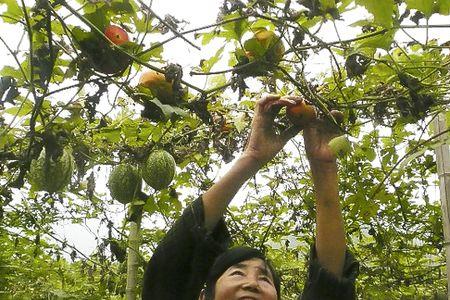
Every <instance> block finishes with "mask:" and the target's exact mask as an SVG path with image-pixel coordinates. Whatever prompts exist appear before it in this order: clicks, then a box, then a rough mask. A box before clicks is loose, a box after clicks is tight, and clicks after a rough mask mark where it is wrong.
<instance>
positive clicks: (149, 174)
mask: <svg viewBox="0 0 450 300" xmlns="http://www.w3.org/2000/svg"><path fill="white" fill-rule="evenodd" d="M175 166H176V164H175V159H174V158H173V157H172V155H171V154H170V153H169V152H167V151H164V150H158V151H155V152H152V153H151V154H150V155H149V157H148V159H147V161H146V162H145V164H144V165H143V166H142V177H143V178H144V180H145V182H146V183H147V184H148V185H149V186H151V187H152V188H154V189H155V190H162V189H165V188H167V187H168V186H169V184H170V182H171V181H172V179H173V177H174V176H175Z"/></svg>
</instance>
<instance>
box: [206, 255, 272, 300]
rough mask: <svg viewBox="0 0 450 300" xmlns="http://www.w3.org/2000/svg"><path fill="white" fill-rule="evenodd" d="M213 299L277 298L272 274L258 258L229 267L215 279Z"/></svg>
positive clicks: (265, 299)
mask: <svg viewBox="0 0 450 300" xmlns="http://www.w3.org/2000/svg"><path fill="white" fill-rule="evenodd" d="M214 300H277V290H276V289H275V285H274V282H273V276H272V274H271V272H270V270H269V268H268V267H267V266H266V264H265V262H264V261H263V260H262V259H259V258H252V259H249V260H245V261H242V262H240V263H237V264H235V265H233V266H231V267H229V268H228V269H227V270H226V271H225V272H224V273H223V274H222V276H220V277H219V279H217V282H216V285H215V297H214Z"/></svg>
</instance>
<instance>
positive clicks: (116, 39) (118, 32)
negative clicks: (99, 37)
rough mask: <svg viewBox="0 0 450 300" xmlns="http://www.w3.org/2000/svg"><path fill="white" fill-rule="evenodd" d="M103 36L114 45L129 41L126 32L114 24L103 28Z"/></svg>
mask: <svg viewBox="0 0 450 300" xmlns="http://www.w3.org/2000/svg"><path fill="white" fill-rule="evenodd" d="M104 34H105V36H106V37H107V38H108V39H109V40H110V41H111V42H113V43H114V44H115V45H117V46H120V45H122V44H124V43H126V42H128V41H129V39H128V33H127V32H126V31H125V30H123V29H122V28H120V27H119V26H116V25H109V26H108V27H106V28H105V32H104Z"/></svg>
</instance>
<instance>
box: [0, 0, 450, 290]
mask: <svg viewBox="0 0 450 300" xmlns="http://www.w3.org/2000/svg"><path fill="white" fill-rule="evenodd" d="M150 4H151V3H150ZM0 8H1V9H2V13H1V15H0V17H1V18H2V22H4V24H5V23H7V24H9V26H13V28H15V29H14V33H16V32H17V33H20V35H21V36H20V40H19V43H18V44H11V43H8V42H6V40H5V35H8V34H10V32H4V31H3V30H1V31H0V44H1V47H3V48H5V49H6V50H7V51H8V52H9V55H10V57H13V58H14V61H15V63H14V64H11V65H5V66H3V67H2V69H1V71H0V75H1V76H2V78H1V81H0V83H1V84H0V96H1V97H0V108H1V111H0V182H1V188H0V204H1V205H0V220H1V223H0V243H1V249H2V250H3V251H1V252H0V275H1V276H0V295H1V296H2V297H3V298H7V299H8V298H17V299H22V298H23V299H27V298H29V299H41V298H46V299H72V298H73V299H80V298H81V299H122V298H123V295H124V293H125V282H126V262H124V259H125V257H124V255H125V254H124V251H125V249H126V239H127V234H128V224H129V221H130V220H132V218H133V216H132V215H129V214H128V215H127V209H126V208H125V207H123V206H122V205H119V204H118V203H117V202H116V201H114V200H112V199H111V198H110V196H109V194H108V191H107V189H106V186H105V181H106V180H105V178H104V177H106V176H107V174H108V172H109V170H110V169H111V166H114V165H116V164H118V163H119V162H125V163H129V164H133V165H138V164H139V163H140V162H142V161H143V160H144V159H145V157H146V156H147V155H148V153H149V152H150V151H152V150H154V149H157V148H163V149H166V150H168V151H169V152H171V153H172V154H173V156H174V157H175V159H176V162H177V166H178V173H177V176H176V178H175V180H174V181H173V183H172V185H171V186H170V188H169V189H166V190H162V191H160V192H157V193H154V191H152V190H151V189H150V188H148V187H144V192H145V193H147V194H148V195H150V196H148V197H147V198H146V199H145V201H142V200H139V201H135V202H134V203H133V206H143V209H144V226H143V227H144V229H143V232H142V234H143V243H142V249H141V250H142V267H141V268H140V272H141V275H142V272H143V268H144V265H145V262H146V261H147V260H148V259H149V257H150V255H151V252H152V250H153V249H154V248H155V247H156V245H157V243H158V241H159V240H160V239H161V238H162V237H163V235H164V232H165V230H167V229H168V228H169V226H170V225H171V224H172V223H173V222H174V220H175V219H176V218H177V217H178V216H179V215H180V213H181V211H182V208H183V207H185V206H186V205H187V204H188V203H189V202H190V201H192V200H193V199H195V198H196V197H198V196H199V195H200V194H201V193H202V192H203V191H205V190H206V189H207V188H208V187H209V186H210V185H211V184H212V182H213V181H214V180H215V179H216V178H217V176H219V175H220V174H221V173H219V172H218V170H219V169H221V168H220V167H221V166H224V164H226V163H229V162H231V161H232V160H233V158H234V157H236V156H238V155H239V152H240V151H241V150H242V147H243V145H244V143H245V139H246V137H247V136H248V128H249V122H250V120H251V116H252V110H253V106H254V100H255V99H257V98H258V97H259V96H260V95H261V94H262V93H264V92H273V93H279V94H282V95H287V94H302V95H303V96H304V97H305V98H306V99H308V100H309V101H310V102H312V103H314V104H315V105H316V106H317V107H318V108H319V109H320V110H321V111H322V112H326V111H327V110H330V109H339V110H341V111H343V112H344V114H345V116H346V119H345V126H344V128H343V130H344V131H345V132H346V133H347V134H348V135H349V136H350V139H351V140H352V141H353V151H352V155H350V156H346V157H342V158H341V159H340V165H341V167H340V179H341V186H340V187H341V189H340V192H341V196H342V203H343V209H344V214H345V220H346V223H347V224H346V225H347V232H348V241H349V248H350V249H351V251H353V253H354V254H355V256H356V257H357V258H358V260H359V261H360V262H361V275H360V277H359V280H358V287H357V289H358V294H359V296H360V298H361V299H419V298H420V299H423V298H425V299H433V298H434V297H442V295H444V294H445V293H446V282H445V278H446V276H445V259H444V252H443V233H442V220H441V213H440V203H439V199H438V197H437V196H436V175H435V174H436V165H435V156H434V154H433V151H432V149H433V147H434V146H436V145H438V143H439V142H438V139H437V137H436V136H435V135H434V133H433V130H432V126H431V124H432V120H433V119H434V118H435V117H436V115H437V114H439V113H441V112H443V113H444V114H445V115H446V118H447V124H449V123H450V121H449V120H450V115H449V113H448V111H447V108H448V102H449V93H448V87H449V75H448V70H449V64H450V58H449V48H450V44H449V40H448V38H447V36H445V32H448V28H449V27H450V22H448V21H449V20H448V16H449V14H450V3H449V2H448V1H446V0H433V1H431V0H430V1H419V0H404V1H402V0H397V1H394V0H378V1H373V0H355V1H353V0H343V1H330V0H299V1H289V0H286V1H284V0H274V1H235V0H228V1H224V2H223V4H222V6H221V9H220V14H219V16H218V19H217V23H214V24H204V25H205V26H203V27H202V28H196V29H188V27H189V25H188V24H186V23H185V22H182V21H180V20H177V19H176V18H175V17H173V16H165V17H164V16H160V15H159V14H158V11H153V10H152V6H151V5H149V3H147V4H145V3H143V2H141V1H139V0H137V1H135V0H108V1H94V0H92V1H85V0H77V1H47V0H39V1H36V2H26V1H18V2H17V1H13V0H0ZM356 8H358V10H355V9H356ZM355 11H356V12H357V13H355ZM360 11H364V12H365V13H362V14H361V13H358V12H360ZM110 23H114V24H120V25H121V26H123V27H124V28H126V29H127V31H128V32H129V33H130V36H131V37H132V39H133V40H132V42H131V43H129V44H127V45H125V46H124V47H122V48H118V47H113V46H112V45H111V46H110V45H108V47H107V48H106V50H105V52H104V57H105V60H106V62H101V61H100V62H98V60H95V59H92V56H90V53H89V51H86V50H82V47H81V44H80V40H82V39H83V34H84V33H83V31H84V32H85V33H89V32H90V34H93V35H95V34H99V33H101V32H102V29H103V28H104V27H105V26H106V25H107V24H110ZM259 27H266V28H267V29H270V30H273V31H275V32H276V33H277V35H278V36H279V37H281V41H282V42H283V43H284V45H285V47H286V49H287V51H286V53H285V54H284V56H283V59H282V61H281V62H280V63H279V64H272V63H271V62H267V61H264V59H262V60H259V61H256V63H255V62H253V63H252V62H251V61H250V62H249V61H248V60H247V61H245V59H244V60H242V56H239V53H242V51H243V50H242V49H243V47H244V42H245V41H246V40H247V39H248V38H250V37H251V36H252V32H253V31H255V30H256V28H259ZM8 28H10V27H8ZM330 29H331V30H330ZM347 31H348V32H347ZM442 33H444V34H442ZM348 34H350V35H351V36H350V37H348V36H347V35H348ZM181 36H182V37H181ZM341 36H342V37H341ZM344 36H345V38H344ZM173 39H177V40H182V41H183V43H182V45H184V46H183V47H180V50H179V51H180V52H183V53H186V56H185V57H186V59H189V51H193V49H194V48H195V47H198V48H200V49H202V52H201V53H202V54H203V53H204V56H203V57H202V60H201V61H198V62H195V64H194V63H190V66H189V67H185V68H184V69H183V68H180V67H179V66H177V65H176V63H177V62H176V61H166V59H165V55H164V53H165V50H164V49H167V48H170V47H171V43H172V40H173ZM91 54H92V53H91ZM94 58H98V57H94ZM129 59H131V60H129ZM121 60H125V61H126V62H128V61H130V62H132V63H130V64H129V65H128V64H127V65H128V67H127V68H126V69H125V70H124V71H123V72H122V73H119V74H113V75H111V74H105V73H104V72H102V71H101V70H100V71H99V70H98V69H99V68H98V67H97V68H96V67H95V65H96V64H97V65H98V64H99V63H100V64H101V63H103V64H112V63H115V62H117V61H121ZM317 62H320V63H321V64H320V66H323V69H322V70H320V72H317V71H315V70H313V67H312V66H315V65H316V63H317ZM183 66H185V64H183ZM261 66H262V67H261ZM256 67H258V68H262V69H257V70H256V71H255V68H256ZM148 68H151V69H156V70H160V71H164V72H166V73H168V74H172V75H174V76H181V72H183V76H182V79H183V81H182V82H179V83H180V84H181V86H183V87H188V90H189V93H188V95H187V96H186V99H179V102H178V103H177V104H176V105H164V104H162V103H161V102H160V101H158V100H157V99H153V97H151V96H150V95H148V94H147V95H143V93H144V94H145V91H142V90H140V89H139V88H137V87H136V83H137V79H138V77H139V74H140V73H141V72H142V71H143V70H145V69H148ZM255 72H257V73H258V75H262V76H255V75H254V74H255ZM198 77H200V78H206V80H203V81H202V80H198V79H197V78H198ZM200 82H202V83H200ZM204 82H206V83H204ZM278 123H279V126H280V130H281V129H282V128H283V127H284V126H286V124H287V123H286V120H285V118H284V117H283V116H282V115H281V116H280V119H279V120H278ZM65 146H70V147H71V148H72V149H73V153H74V157H75V161H76V173H75V174H74V176H73V178H72V181H71V183H70V185H69V186H68V187H67V189H66V190H65V191H63V192H60V193H55V194H48V193H45V192H38V191H33V190H32V189H30V185H29V182H28V179H27V173H28V171H29V166H30V162H31V161H32V159H34V158H36V157H37V156H38V155H39V152H40V151H41V149H42V148H44V147H45V148H46V149H61V148H62V147H65ZM55 151H57V150H55ZM222 170H223V169H222ZM237 198H238V199H237V201H236V203H237V204H239V207H231V208H230V212H229V214H228V215H227V220H228V221H229V222H228V223H229V229H230V231H231V232H232V233H233V234H234V236H235V238H236V243H246V244H250V245H252V246H258V247H263V248H264V249H265V250H267V251H268V253H269V256H270V257H272V258H273V260H274V262H275V264H276V265H277V266H278V268H279V269H280V271H281V273H282V275H283V289H284V295H285V299H294V298H295V295H298V294H299V293H300V291H301V288H302V285H303V282H304V280H305V261H306V258H307V254H308V252H309V244H310V243H311V242H312V241H313V238H314V236H313V233H314V218H315V215H314V214H315V212H314V198H313V194H312V190H311V180H310V175H309V172H308V169H307V163H306V161H305V157H304V155H303V145H302V139H301V137H298V138H295V139H294V140H293V141H292V142H291V143H290V144H289V145H288V146H287V147H286V149H285V151H283V152H282V153H280V155H278V156H277V157H276V159H275V160H274V161H273V162H271V163H270V164H269V165H267V166H266V167H265V168H264V169H263V170H262V171H261V172H260V173H259V174H258V175H257V176H256V177H255V178H253V180H250V181H249V182H248V184H247V186H246V188H245V190H244V191H243V192H241V193H240V194H239V196H238V197H237ZM249 216H251V217H249ZM92 220H95V223H92ZM64 224H81V225H84V226H86V228H88V229H89V230H90V231H91V234H92V236H94V237H95V240H96V244H97V245H96V248H95V251H94V252H93V253H83V251H80V250H79V249H78V247H77V245H73V244H71V243H70V242H68V241H67V240H66V239H65V238H64V237H61V235H60V233H61V229H60V227H61V226H64ZM92 224H96V226H95V227H94V226H92Z"/></svg>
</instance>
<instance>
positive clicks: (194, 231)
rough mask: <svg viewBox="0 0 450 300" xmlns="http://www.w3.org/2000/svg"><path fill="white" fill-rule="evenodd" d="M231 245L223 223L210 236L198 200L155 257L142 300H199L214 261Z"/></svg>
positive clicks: (172, 230)
mask: <svg viewBox="0 0 450 300" xmlns="http://www.w3.org/2000/svg"><path fill="white" fill-rule="evenodd" d="M230 243H231V239H230V235H229V233H228V230H227V228H226V225H225V223H224V221H223V220H221V221H220V222H219V223H218V225H217V226H216V228H215V229H214V230H213V231H212V232H211V233H207V231H206V229H205V227H204V208H203V201H202V199H201V197H200V198H198V199H197V200H195V201H194V202H193V203H192V204H191V205H189V206H188V207H187V208H186V209H185V210H184V212H183V214H182V216H181V217H180V218H179V219H178V220H177V221H176V222H175V224H174V226H173V227H172V228H171V229H170V230H169V231H168V233H167V234H166V236H165V237H164V238H163V240H162V241H161V242H160V243H159V245H158V247H157V248H156V250H155V252H154V253H153V256H152V257H151V259H150V261H149V263H148V265H147V267H146V270H145V274H144V282H143V287H142V299H144V300H145V299H152V300H167V299H189V300H191V299H198V295H199V293H200V291H201V289H202V288H203V284H204V282H205V279H206V276H207V275H208V272H209V269H210V267H211V265H212V264H213V262H214V259H215V258H216V257H217V256H218V255H219V254H220V253H222V252H223V251H225V250H226V249H227V248H228V246H229V244H230Z"/></svg>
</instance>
